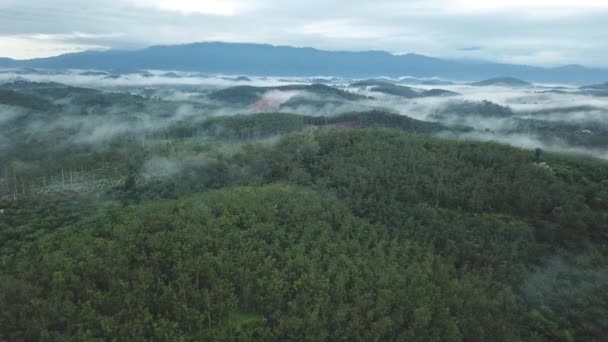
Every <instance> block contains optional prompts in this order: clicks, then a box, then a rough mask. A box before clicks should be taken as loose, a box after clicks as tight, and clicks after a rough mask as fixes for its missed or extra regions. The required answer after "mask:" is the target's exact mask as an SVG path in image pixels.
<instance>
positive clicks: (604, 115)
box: [0, 70, 608, 159]
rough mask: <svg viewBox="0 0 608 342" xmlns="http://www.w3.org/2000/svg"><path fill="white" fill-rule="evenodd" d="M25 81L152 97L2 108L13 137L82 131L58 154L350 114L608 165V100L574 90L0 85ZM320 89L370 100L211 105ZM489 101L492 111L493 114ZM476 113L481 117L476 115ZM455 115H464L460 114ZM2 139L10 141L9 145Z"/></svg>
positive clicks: (239, 82)
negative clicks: (263, 115) (131, 139)
mask: <svg viewBox="0 0 608 342" xmlns="http://www.w3.org/2000/svg"><path fill="white" fill-rule="evenodd" d="M15 80H27V81H32V82H58V83H62V84H66V85H70V86H74V87H84V88H91V89H98V90H102V91H104V92H106V93H108V94H112V93H128V94H132V95H141V96H144V99H143V102H144V103H143V104H142V105H137V101H138V100H137V99H136V98H133V99H132V100H125V101H126V102H125V103H121V102H119V101H118V100H117V103H116V104H111V105H92V106H86V105H83V104H78V103H74V99H73V98H72V97H69V96H68V97H62V98H58V99H54V100H53V102H54V103H55V104H57V105H61V106H62V107H61V110H60V112H57V113H53V114H52V116H49V115H41V113H36V111H26V110H24V109H22V108H19V107H15V106H7V105H0V127H2V128H3V130H5V129H8V128H9V127H11V125H12V123H14V122H16V121H17V120H19V119H20V118H23V117H24V116H26V115H30V116H31V118H30V120H29V122H28V123H27V126H26V127H25V129H26V131H27V132H29V133H30V136H35V135H37V134H40V133H41V132H52V131H54V130H64V131H65V130H68V131H73V132H74V134H73V135H72V136H71V139H70V140H68V141H63V142H61V144H60V145H57V146H55V147H56V148H66V144H67V145H69V144H88V145H91V144H100V143H101V144H102V143H107V142H109V141H111V140H112V139H114V138H116V137H118V136H120V135H124V134H135V135H141V136H142V138H141V139H145V137H146V136H150V135H151V134H152V135H156V136H158V135H162V133H159V132H160V131H163V130H165V129H167V128H170V127H172V126H174V125H176V124H184V125H186V126H188V125H190V126H193V125H197V124H200V123H202V122H204V121H205V120H207V119H208V118H210V117H217V116H227V115H234V114H251V113H257V112H263V111H274V112H285V113H294V114H302V115H313V116H319V115H323V116H331V115H338V114H341V113H344V112H354V111H366V110H371V109H383V110H387V111H390V112H395V113H399V114H402V115H407V116H409V117H412V118H414V119H418V120H423V121H433V122H439V123H441V124H444V125H446V126H447V127H452V126H467V127H470V128H472V130H471V131H469V132H467V133H459V134H454V133H453V132H452V133H443V134H441V136H442V137H446V138H452V139H466V140H481V141H497V142H500V143H505V144H509V145H513V146H516V147H521V148H526V149H535V148H541V149H543V150H547V151H554V152H563V153H571V154H585V155H591V156H594V157H598V158H603V159H608V152H606V151H607V150H608V145H604V141H607V140H608V139H606V138H607V137H606V132H608V97H596V96H591V95H589V94H584V93H581V92H579V91H578V88H576V87H573V86H569V85H547V84H535V85H533V86H532V87H528V88H509V87H497V86H489V87H478V86H471V85H467V84H458V83H453V84H446V85H432V86H431V85H411V86H410V85H407V86H408V87H412V88H413V89H416V90H431V89H443V90H448V91H452V92H455V93H458V94H459V95H457V96H445V97H442V96H439V97H423V98H413V99H411V98H403V97H399V96H393V95H387V94H383V93H379V92H374V91H371V90H370V89H369V87H368V88H359V87H353V86H351V84H353V83H354V82H356V81H358V80H351V79H342V78H332V77H330V76H326V75H325V76H319V77H313V78H286V77H251V76H246V77H245V76H244V75H202V74H196V73H183V72H175V71H160V70H148V71H141V72H139V73H133V74H125V75H123V74H111V73H106V72H100V71H83V70H70V71H66V72H54V73H53V72H40V71H29V72H28V71H25V72H24V71H18V70H4V71H2V72H0V83H5V82H11V81H15ZM382 80H383V81H391V82H394V83H395V84H399V82H400V79H392V80H391V79H386V78H385V79H382ZM318 81H322V82H323V83H325V84H328V85H330V86H332V87H335V88H337V89H341V90H343V91H347V92H349V93H353V94H358V95H363V96H367V97H368V98H367V99H359V100H346V99H337V98H334V97H331V96H329V97H328V96H325V95H319V94H315V93H312V92H310V91H307V90H277V89H272V88H271V89H269V90H267V91H265V92H262V94H261V95H260V98H259V99H258V100H257V101H255V102H253V103H251V104H248V105H242V104H237V103H233V102H232V101H217V100H211V99H210V98H209V97H208V95H209V94H210V93H212V92H214V91H217V90H220V89H225V88H229V87H235V86H252V87H277V86H283V85H293V84H312V83H314V82H318ZM401 85H403V84H402V83H401ZM551 90H559V91H558V92H551ZM110 101H111V100H110ZM482 101H490V102H491V103H490V104H488V103H486V104H485V105H484V103H483V102H482ZM467 106H468V107H471V108H473V109H474V110H473V111H470V112H468V111H467V110H468V109H467V108H468V107H467ZM484 106H485V107H484ZM492 106H495V107H492ZM499 106H500V107H499ZM486 107H487V108H490V109H492V108H494V109H492V110H498V109H500V110H501V111H503V112H504V113H507V114H508V115H506V114H504V113H502V114H500V113H499V114H497V113H493V112H486ZM454 108H459V110H460V112H458V111H456V110H454ZM463 108H464V109H463ZM83 112H86V115H83ZM28 113H29V114H28ZM165 134H169V133H165ZM0 139H1V140H2V141H6V140H7V139H6V138H5V137H2V136H0ZM588 141H590V142H589V144H587V142H588ZM142 143H143V142H142ZM607 144H608V142H607Z"/></svg>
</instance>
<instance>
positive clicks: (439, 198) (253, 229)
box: [0, 115, 608, 341]
mask: <svg viewBox="0 0 608 342" xmlns="http://www.w3.org/2000/svg"><path fill="white" fill-rule="evenodd" d="M269 117H271V116H268V115H260V116H253V117H250V118H246V119H247V120H255V119H256V118H257V119H259V120H269V119H268V118H269ZM239 120H245V118H243V117H240V118H239V117H236V118H225V119H215V120H214V121H211V123H209V127H219V126H223V127H239V125H238V122H239ZM290 120H296V122H299V121H298V120H302V118H298V117H295V119H290ZM234 122H237V124H235V123H234ZM276 122H283V123H284V124H285V123H286V122H292V121H276ZM327 126H329V127H327ZM259 127H265V126H264V125H263V124H260V125H259ZM360 127H361V126H359V127H352V126H348V127H344V126H340V125H338V126H336V125H323V126H320V127H311V126H310V125H305V126H304V127H302V129H299V130H291V129H289V131H291V132H292V133H289V134H287V135H284V136H283V137H281V138H278V140H273V141H272V142H269V141H266V140H261V141H259V142H255V141H251V140H250V139H251V136H247V135H245V136H241V135H239V134H235V135H232V134H227V135H225V136H224V135H221V134H219V135H215V137H216V138H213V140H209V138H207V137H205V138H201V137H194V138H190V139H188V140H184V141H173V142H170V141H166V140H160V141H159V142H158V143H152V142H148V143H147V144H146V145H145V146H142V145H141V144H131V143H130V142H129V141H128V140H124V141H122V142H121V141H115V142H114V143H113V144H114V145H113V149H114V150H113V151H114V152H113V154H112V156H113V159H112V160H113V162H114V163H118V162H120V161H121V160H123V161H125V162H128V164H129V166H128V167H126V168H124V169H121V170H124V171H123V172H124V174H123V177H122V178H121V179H122V180H121V181H120V182H118V183H115V185H113V186H112V187H111V188H99V187H98V188H97V189H100V190H96V191H86V192H80V191H75V192H71V193H70V192H66V191H57V192H52V191H51V192H45V193H43V194H40V195H38V196H23V197H21V196H20V197H19V198H18V199H17V200H8V201H4V202H0V208H1V209H2V213H1V215H2V216H1V220H0V243H1V244H2V245H1V246H0V293H1V294H2V296H0V300H1V303H2V306H1V307H2V309H1V311H0V312H1V315H0V326H1V327H2V329H0V338H2V339H6V340H11V341H12V340H41V339H48V340H66V339H67V340H70V339H72V340H105V339H118V340H134V339H135V340H136V339H145V340H180V339H182V340H192V341H200V340H220V341H234V340H242V341H252V340H259V341H286V340H310V341H324V340H327V341H334V340H386V341H392V340H406V341H410V340H428V341H439V340H441V341H471V340H480V341H534V340H538V341H542V340H545V341H560V340H561V341H571V340H573V339H576V340H583V341H587V340H598V341H599V340H601V339H602V338H603V337H604V336H606V333H607V332H608V323H607V322H608V321H607V320H606V319H605V317H606V316H605V315H606V308H608V305H607V304H608V297H607V295H606V294H607V293H608V291H606V289H607V288H608V276H607V275H608V268H607V267H606V265H607V261H608V256H607V251H606V247H605V246H606V243H607V242H608V181H607V180H608V165H607V164H606V163H605V162H602V161H598V160H593V159H585V158H577V157H568V156H561V155H552V154H546V153H543V152H542V151H536V152H534V151H525V150H520V149H516V148H511V147H506V146H503V145H499V144H495V143H478V142H456V141H451V140H444V139H438V138H433V137H429V136H425V135H412V134H411V133H408V132H403V131H399V130H394V129H386V128H360ZM209 130H210V131H212V130H213V129H212V128H209ZM241 141H242V144H241V143H239V142H241ZM200 161H204V162H200ZM163 168H164V169H166V171H165V172H164V173H162V172H161V173H160V175H158V176H156V177H153V176H151V175H150V172H152V171H155V172H159V171H160V169H163ZM105 177H106V179H107V177H108V176H107V175H106V176H105Z"/></svg>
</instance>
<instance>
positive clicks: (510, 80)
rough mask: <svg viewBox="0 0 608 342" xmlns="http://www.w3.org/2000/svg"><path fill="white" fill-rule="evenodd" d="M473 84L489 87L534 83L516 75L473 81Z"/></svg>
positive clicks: (518, 85) (522, 85)
mask: <svg viewBox="0 0 608 342" xmlns="http://www.w3.org/2000/svg"><path fill="white" fill-rule="evenodd" d="M471 85H473V86H477V87H488V86H508V87H529V86H531V85H532V84H530V83H528V82H526V81H522V80H520V79H517V78H514V77H496V78H491V79H488V80H484V81H480V82H475V83H472V84H471Z"/></svg>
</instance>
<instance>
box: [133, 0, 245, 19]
mask: <svg viewBox="0 0 608 342" xmlns="http://www.w3.org/2000/svg"><path fill="white" fill-rule="evenodd" d="M131 1H132V2H133V4H134V5H136V6H140V7H148V8H154V9H157V10H160V11H171V12H180V13H186V14H187V13H198V14H207V15H222V16H231V15H235V14H236V13H237V11H238V9H239V6H238V4H237V3H236V2H234V1H230V0H131Z"/></svg>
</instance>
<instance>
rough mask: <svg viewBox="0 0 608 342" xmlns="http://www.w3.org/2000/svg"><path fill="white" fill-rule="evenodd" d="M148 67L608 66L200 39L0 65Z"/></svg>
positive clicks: (556, 74)
mask: <svg viewBox="0 0 608 342" xmlns="http://www.w3.org/2000/svg"><path fill="white" fill-rule="evenodd" d="M2 67H4V68H17V67H19V68H44V69H100V70H112V71H115V72H126V71H129V72H132V71H136V70H143V69H156V70H177V71H195V72H210V73H226V74H241V75H258V76H268V75H273V76H318V75H332V76H342V77H357V78H364V77H377V76H390V77H402V76H413V77H422V78H425V77H426V78H430V77H439V78H447V79H452V80H462V81H471V80H480V79H487V78H492V77H497V76H500V75H508V76H510V77H517V78H520V79H522V80H525V81H528V82H532V81H533V82H555V83H575V84H590V83H598V82H604V81H605V80H606V79H608V70H605V69H593V68H586V67H582V66H578V65H573V66H564V67H560V68H540V67H534V66H526V65H515V64H501V63H491V62H467V63H465V62H461V61H455V60H444V59H439V58H433V57H427V56H423V55H418V54H411V53H410V54H405V55H395V54H391V53H388V52H383V51H360V52H352V51H323V50H317V49H312V48H296V47H290V46H272V45H265V44H236V43H221V42H208V43H195V44H186V45H170V46H152V47H149V48H145V49H141V50H133V51H122V50H110V51H102V52H100V51H87V52H81V53H72V54H65V55H61V56H56V57H50V58H38V59H31V60H20V61H18V60H12V59H0V68H2Z"/></svg>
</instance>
